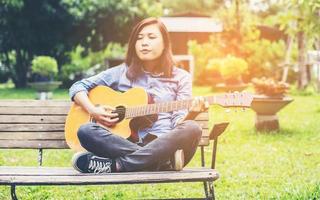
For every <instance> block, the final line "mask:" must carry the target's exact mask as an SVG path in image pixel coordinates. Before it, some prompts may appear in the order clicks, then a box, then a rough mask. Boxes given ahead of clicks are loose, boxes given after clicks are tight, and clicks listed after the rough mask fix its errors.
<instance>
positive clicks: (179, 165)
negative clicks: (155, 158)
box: [174, 149, 184, 171]
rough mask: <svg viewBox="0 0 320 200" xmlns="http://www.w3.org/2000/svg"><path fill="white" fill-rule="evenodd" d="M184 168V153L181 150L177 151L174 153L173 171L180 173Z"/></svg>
mask: <svg viewBox="0 0 320 200" xmlns="http://www.w3.org/2000/svg"><path fill="white" fill-rule="evenodd" d="M183 167H184V153H183V150H182V149H178V150H177V151H176V152H175V153H174V170H175V171H181V170H182V169H183Z"/></svg>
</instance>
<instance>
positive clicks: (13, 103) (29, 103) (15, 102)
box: [0, 99, 71, 107]
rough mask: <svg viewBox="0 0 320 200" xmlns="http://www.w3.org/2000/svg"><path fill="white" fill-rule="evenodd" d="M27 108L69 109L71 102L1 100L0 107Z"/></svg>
mask: <svg viewBox="0 0 320 200" xmlns="http://www.w3.org/2000/svg"><path fill="white" fill-rule="evenodd" d="M12 106H14V107H27V106H34V107H39V106H46V107H47V106H53V107H57V106H63V107H69V106H71V101H69V100H15V99H12V100H11V99H10V100H1V101H0V107H12Z"/></svg>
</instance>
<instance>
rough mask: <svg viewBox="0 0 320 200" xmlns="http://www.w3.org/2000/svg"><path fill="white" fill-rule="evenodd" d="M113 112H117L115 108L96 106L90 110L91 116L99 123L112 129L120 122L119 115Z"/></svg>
mask: <svg viewBox="0 0 320 200" xmlns="http://www.w3.org/2000/svg"><path fill="white" fill-rule="evenodd" d="M112 111H115V108H113V107H111V106H95V107H93V108H92V109H90V110H89V114H90V115H91V117H92V118H93V119H94V120H95V121H96V122H97V123H99V124H101V125H103V126H106V127H112V126H114V125H115V124H116V123H117V121H118V120H119V117H118V114H117V113H112Z"/></svg>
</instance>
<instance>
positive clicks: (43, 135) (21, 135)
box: [0, 131, 65, 140]
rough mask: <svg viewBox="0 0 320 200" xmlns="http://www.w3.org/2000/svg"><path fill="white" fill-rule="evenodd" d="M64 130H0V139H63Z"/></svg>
mask: <svg viewBox="0 0 320 200" xmlns="http://www.w3.org/2000/svg"><path fill="white" fill-rule="evenodd" d="M64 139H65V136H64V132H63V131H57V132H0V140H64Z"/></svg>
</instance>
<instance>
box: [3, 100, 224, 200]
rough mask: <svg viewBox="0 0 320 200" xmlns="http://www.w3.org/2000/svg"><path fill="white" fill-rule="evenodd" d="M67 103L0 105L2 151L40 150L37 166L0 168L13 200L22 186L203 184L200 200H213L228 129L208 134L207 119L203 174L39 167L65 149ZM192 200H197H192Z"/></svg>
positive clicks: (202, 118) (203, 120) (204, 119)
mask: <svg viewBox="0 0 320 200" xmlns="http://www.w3.org/2000/svg"><path fill="white" fill-rule="evenodd" d="M69 107H70V102H69V101H65V100H62V101H61V100H46V101H42V100H41V101H40V100H0V149H38V151H39V157H38V162H39V166H37V167H22V166H19V167H18V166H14V167H13V166H10V167H8V166H0V185H8V186H11V197H12V199H17V196H16V191H15V188H16V186H18V185H19V186H20V185H98V184H99V185H102V184H133V183H135V184H142V183H168V182H203V184H204V194H205V197H204V198H198V199H214V198H215V196H214V186H213V181H215V180H217V179H218V178H219V175H218V172H217V171H216V170H215V169H214V165H215V156H216V148H217V138H218V136H219V135H220V134H221V133H222V132H223V131H224V130H225V128H226V127H227V125H228V123H221V124H216V125H215V126H214V128H213V129H212V130H211V131H209V129H208V120H209V115H208V113H207V112H206V113H201V114H200V115H199V116H198V117H197V119H196V121H197V122H198V123H199V124H200V125H201V126H202V128H203V135H202V139H201V142H200V144H199V147H200V148H201V168H185V169H183V170H182V171H178V172H177V171H160V172H130V173H129V172H128V173H111V174H105V175H96V174H82V173H79V172H77V171H75V170H74V169H73V168H71V167H69V168H67V167H42V153H43V149H68V148H69V147H68V146H67V144H66V141H65V138H64V123H65V118H66V114H67V112H68V110H69ZM213 139H214V145H213V154H212V165H211V168H205V167H204V166H205V160H204V147H205V146H208V145H209V142H210V140H213ZM192 199H195V198H192Z"/></svg>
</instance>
